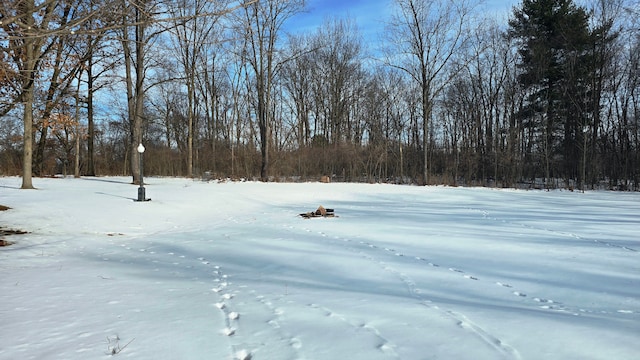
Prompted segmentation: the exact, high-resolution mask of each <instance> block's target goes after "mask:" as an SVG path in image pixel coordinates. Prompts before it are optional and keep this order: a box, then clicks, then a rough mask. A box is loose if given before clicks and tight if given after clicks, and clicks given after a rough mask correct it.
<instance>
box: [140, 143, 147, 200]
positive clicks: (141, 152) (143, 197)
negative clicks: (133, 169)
mask: <svg viewBox="0 0 640 360" xmlns="http://www.w3.org/2000/svg"><path fill="white" fill-rule="evenodd" d="M138 153H139V154H140V187H139V188H138V201H147V199H145V189H144V181H143V180H142V170H143V167H142V154H143V153H144V145H142V143H140V145H138Z"/></svg>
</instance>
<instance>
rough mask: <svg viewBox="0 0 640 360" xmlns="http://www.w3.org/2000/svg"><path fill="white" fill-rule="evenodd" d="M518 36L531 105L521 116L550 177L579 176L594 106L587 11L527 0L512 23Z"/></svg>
mask: <svg viewBox="0 0 640 360" xmlns="http://www.w3.org/2000/svg"><path fill="white" fill-rule="evenodd" d="M508 36H510V37H511V38H513V39H515V40H517V44H518V53H519V55H520V62H519V68H520V71H521V73H520V75H519V78H518V80H519V82H520V84H521V85H522V86H523V88H524V89H526V91H527V94H528V97H527V104H526V105H525V106H524V107H523V111H522V112H521V113H520V116H521V117H522V118H523V123H524V124H526V125H527V126H529V127H531V131H533V132H534V133H535V134H537V135H538V136H539V139H540V142H539V143H538V151H539V153H540V155H541V163H542V165H543V167H544V176H545V178H547V179H549V178H551V177H559V176H565V178H577V177H578V176H579V171H578V170H579V164H580V162H579V159H580V157H579V154H580V151H581V149H582V141H581V140H582V136H584V134H583V130H582V129H583V127H584V126H586V125H588V121H589V115H588V114H590V113H591V109H592V107H593V106H594V104H592V102H591V101H590V99H591V97H590V95H589V93H590V91H591V89H590V86H591V81H590V80H589V76H591V74H592V71H591V66H592V63H593V62H592V61H590V56H591V51H590V50H591V43H592V41H591V34H590V31H589V16H588V15H587V12H586V11H585V10H584V9H583V8H581V7H578V6H576V5H575V4H574V3H573V1H572V0H523V2H522V5H521V8H516V9H514V12H513V17H512V18H511V19H510V21H509V30H508Z"/></svg>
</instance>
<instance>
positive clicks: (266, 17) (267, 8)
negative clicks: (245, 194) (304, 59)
mask: <svg viewBox="0 0 640 360" xmlns="http://www.w3.org/2000/svg"><path fill="white" fill-rule="evenodd" d="M304 5H305V0H261V1H256V2H254V3H252V4H250V5H247V6H245V8H244V16H243V18H242V19H241V21H242V22H241V23H242V27H241V28H240V29H239V32H240V33H244V34H246V42H247V52H246V53H244V54H245V55H246V57H247V59H246V60H247V63H248V64H249V65H250V67H251V70H252V71H253V76H254V81H255V84H254V86H255V97H256V119H257V122H258V128H259V131H260V153H261V166H260V178H261V179H262V181H268V179H269V147H270V140H271V122H272V121H273V119H272V118H271V115H270V113H269V111H270V109H271V107H272V101H273V98H272V90H273V86H274V82H275V77H276V71H277V68H278V67H279V64H280V63H281V62H280V61H279V60H280V59H278V57H277V55H278V51H279V50H278V36H279V35H280V32H281V29H282V25H283V24H284V22H285V21H286V20H287V19H289V18H290V17H291V16H293V15H294V14H296V13H298V12H300V11H301V10H302V9H303V8H304Z"/></svg>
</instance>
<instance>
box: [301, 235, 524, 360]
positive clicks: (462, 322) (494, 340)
mask: <svg viewBox="0 0 640 360" xmlns="http://www.w3.org/2000/svg"><path fill="white" fill-rule="evenodd" d="M304 230H305V231H306V232H312V231H311V230H310V229H307V228H305V229H304ZM318 234H319V235H320V236H321V237H322V238H324V239H326V240H325V241H331V242H334V243H335V244H341V246H343V247H344V248H346V249H347V250H349V251H351V252H354V253H356V254H358V255H359V256H360V257H362V258H364V259H366V260H368V261H371V262H373V263H375V264H376V265H378V266H379V267H381V268H382V270H384V271H385V272H388V273H391V274H393V275H394V276H395V277H397V278H399V279H400V281H401V282H402V283H403V284H404V285H405V287H406V288H407V291H408V292H409V294H410V295H411V296H412V297H413V298H415V299H416V300H418V302H419V303H420V304H422V305H424V306H425V307H427V308H429V309H431V310H434V311H436V312H438V313H440V314H441V315H442V316H444V317H446V318H449V319H452V322H453V323H454V324H455V325H456V326H458V327H459V328H460V329H462V330H464V331H466V332H467V333H469V334H472V335H473V336H474V337H476V338H478V339H479V340H480V341H482V342H483V343H485V344H487V346H488V347H489V348H491V349H493V350H494V351H495V352H496V353H498V354H500V356H501V358H508V359H514V360H520V359H521V356H520V354H519V352H518V351H517V350H516V349H514V348H513V347H511V346H510V345H508V344H507V343H506V342H504V341H502V340H501V339H500V338H498V337H497V336H494V335H492V334H491V333H489V332H488V331H486V330H484V329H483V328H482V327H480V326H478V325H476V324H474V323H473V322H471V321H470V320H469V319H468V318H467V317H466V316H465V315H464V314H460V313H457V312H454V311H451V310H446V309H442V308H440V307H439V306H438V305H436V304H435V303H434V302H433V301H431V300H429V299H428V298H426V296H425V295H424V294H423V293H422V291H421V290H420V289H419V288H418V287H417V285H416V283H415V281H414V280H412V279H411V277H409V276H408V275H406V274H404V273H402V272H401V271H399V270H397V269H395V268H394V267H392V266H390V265H388V264H387V263H386V262H384V261H382V260H379V259H378V258H376V257H375V256H374V255H372V254H374V253H376V252H382V251H385V252H389V253H392V254H394V255H395V256H397V257H406V256H405V255H404V254H403V253H401V252H397V251H396V250H394V249H392V248H385V247H379V246H377V245H374V244H371V243H367V242H365V241H359V242H357V243H356V242H355V241H353V240H351V239H347V238H342V237H338V236H336V237H333V240H331V239H330V238H329V237H328V236H327V235H326V234H325V233H324V232H318ZM363 246H365V247H364V249H366V251H365V250H363ZM415 259H416V260H417V259H418V258H415ZM420 259H421V260H422V258H420ZM429 265H430V266H432V267H435V268H439V267H440V266H439V265H438V264H435V263H429ZM448 270H449V271H452V272H455V273H464V271H462V270H460V269H457V268H449V269H448ZM470 279H471V280H478V279H477V278H475V277H470ZM381 338H382V339H384V338H383V337H381ZM389 344H391V343H389ZM390 348H391V349H392V348H393V346H392V345H390ZM394 354H395V352H394ZM395 355H396V356H397V354H395Z"/></svg>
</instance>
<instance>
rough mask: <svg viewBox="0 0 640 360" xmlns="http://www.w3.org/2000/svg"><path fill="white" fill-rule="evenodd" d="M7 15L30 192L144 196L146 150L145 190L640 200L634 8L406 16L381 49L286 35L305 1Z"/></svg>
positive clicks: (16, 122) (1, 73) (343, 33)
mask: <svg viewBox="0 0 640 360" xmlns="http://www.w3.org/2000/svg"><path fill="white" fill-rule="evenodd" d="M0 3H1V4H0V127H1V128H2V131H0V158H1V160H2V161H0V175H21V176H22V178H23V184H22V187H23V188H27V189H28V188H33V184H32V176H47V175H53V174H59V173H62V174H71V173H73V174H75V175H76V176H80V175H87V176H95V175H130V176H132V179H133V182H137V181H138V180H139V175H140V174H139V166H138V165H139V163H140V158H139V156H140V154H138V153H137V151H136V150H135V149H136V147H137V146H138V144H139V143H143V144H144V145H145V147H146V152H145V153H144V157H145V159H144V169H145V170H144V171H145V173H146V174H149V175H168V176H189V177H206V178H214V177H220V178H227V177H231V178H249V179H261V180H263V181H275V180H280V179H282V180H290V181H292V180H319V179H320V178H321V177H322V176H330V177H332V178H333V180H334V181H335V180H338V181H383V182H394V183H417V184H450V185H483V186H507V187H547V188H548V187H566V188H581V189H585V188H595V187H597V188H603V187H605V188H612V189H625V190H627V189H628V190H638V189H639V186H638V182H639V181H640V128H639V125H640V55H639V54H640V25H639V22H638V20H637V19H638V17H639V15H640V13H639V12H638V8H640V3H639V2H638V1H637V0H584V1H576V0H574V1H571V0H525V1H522V3H520V4H519V5H518V6H516V7H515V8H514V9H513V11H512V12H511V14H510V16H509V19H508V20H503V19H499V18H495V17H493V15H491V14H489V13H486V12H484V11H483V7H482V6H481V5H480V6H479V5H477V2H475V1H470V0H420V1H418V0H394V1H393V2H392V6H391V9H392V11H391V13H389V14H388V15H386V17H384V16H383V15H381V18H380V20H381V21H383V22H384V23H385V24H386V25H385V26H384V33H383V34H380V36H377V37H375V36H367V37H365V36H363V32H362V31H361V29H360V28H359V24H358V23H357V22H356V20H355V19H352V18H335V17H334V18H327V19H325V21H324V22H323V24H322V25H321V26H319V27H318V28H316V29H306V28H305V30H304V31H301V30H299V29H294V28H292V25H290V24H293V23H294V22H295V21H296V19H297V18H296V17H298V16H300V15H301V14H302V13H303V12H305V11H313V9H308V8H307V4H306V2H305V1H304V0H244V1H230V0H107V1H97V0H0ZM547 16H548V18H546V19H545V17H547ZM550 19H551V20H552V21H547V20H550ZM545 24H554V25H553V26H550V25H545ZM544 26H548V27H547V28H545V29H544V31H543V32H541V33H535V31H537V30H538V29H541V28H543V27H544Z"/></svg>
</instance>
